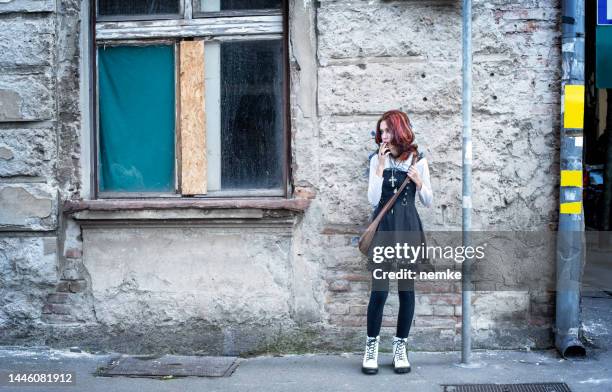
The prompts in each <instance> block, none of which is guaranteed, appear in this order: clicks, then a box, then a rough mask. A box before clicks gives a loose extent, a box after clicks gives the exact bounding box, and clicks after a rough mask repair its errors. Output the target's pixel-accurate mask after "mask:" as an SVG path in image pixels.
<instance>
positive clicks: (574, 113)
mask: <svg viewBox="0 0 612 392" xmlns="http://www.w3.org/2000/svg"><path fill="white" fill-rule="evenodd" d="M563 107H564V110H565V111H564V113H563V127H564V128H583V127H584V85H581V84H566V85H565V98H564V101H563Z"/></svg>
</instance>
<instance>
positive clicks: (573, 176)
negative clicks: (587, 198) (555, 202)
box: [561, 170, 582, 188]
mask: <svg viewBox="0 0 612 392" xmlns="http://www.w3.org/2000/svg"><path fill="white" fill-rule="evenodd" d="M561 186H577V187H581V188H582V170H561Z"/></svg>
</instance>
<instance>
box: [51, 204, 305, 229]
mask: <svg viewBox="0 0 612 392" xmlns="http://www.w3.org/2000/svg"><path fill="white" fill-rule="evenodd" d="M309 205H310V199H281V198H244V199H166V200H160V199H156V200H153V199H137V200H125V199H101V200H67V201H66V202H64V205H63V213H64V214H66V215H68V216H70V217H72V218H73V219H75V220H77V221H83V222H87V221H89V222H99V223H102V222H103V221H106V222H108V221H114V222H116V221H130V222H134V221H143V222H146V221H160V220H163V221H166V222H168V223H171V222H172V221H193V222H197V221H202V222H213V221H223V222H229V221H234V222H236V223H240V222H247V221H251V222H253V221H262V222H270V223H272V222H277V223H280V224H282V223H284V224H292V223H293V220H294V218H295V216H296V215H300V214H303V213H304V211H306V209H307V208H308V206H309Z"/></svg>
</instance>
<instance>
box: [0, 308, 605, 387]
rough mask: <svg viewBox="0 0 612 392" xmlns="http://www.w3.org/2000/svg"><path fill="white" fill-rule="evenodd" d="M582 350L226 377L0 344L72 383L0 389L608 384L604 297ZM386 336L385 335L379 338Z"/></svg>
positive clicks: (386, 357)
mask: <svg viewBox="0 0 612 392" xmlns="http://www.w3.org/2000/svg"><path fill="white" fill-rule="evenodd" d="M583 306H584V307H583V314H584V319H585V331H586V332H587V334H588V338H589V341H590V344H589V346H588V347H587V354H588V355H587V357H586V358H585V359H581V360H564V359H562V358H560V357H559V356H558V354H557V352H556V351H555V350H547V351H531V352H529V351H475V352H474V353H473V359H474V362H475V363H476V364H477V365H478V366H476V367H473V368H464V367H460V366H457V363H458V362H459V360H460V358H461V353H460V352H448V353H427V352H416V353H415V352H411V353H410V360H411V363H412V372H411V373H408V374H405V375H398V374H395V373H393V369H392V367H391V365H390V363H391V355H390V354H388V353H381V355H380V362H379V363H380V365H381V368H380V371H379V373H378V374H377V375H373V376H367V375H363V374H361V371H360V365H361V353H345V354H337V355H287V356H278V357H277V356H270V357H265V356H264V357H255V358H248V359H241V362H240V365H239V367H238V368H237V369H236V371H235V372H234V374H233V375H232V376H231V377H226V378H199V377H186V378H175V379H169V380H156V379H146V378H128V377H96V376H94V374H93V373H94V372H95V371H96V369H97V368H98V367H101V366H105V365H107V364H108V362H109V360H110V359H111V358H112V357H113V355H110V354H107V355H91V354H85V353H71V352H66V351H58V350H48V349H37V350H32V349H30V350H27V351H25V350H21V349H16V348H8V347H5V348H3V349H0V372H4V371H19V372H26V371H38V372H42V371H49V370H63V371H74V372H76V374H77V376H76V380H77V382H76V384H77V385H76V386H75V387H65V388H61V387H60V388H56V387H40V388H34V387H25V386H22V387H11V388H9V387H4V388H2V387H0V390H2V391H30V390H31V391H41V390H51V391H54V390H67V391H92V392H93V391H101V392H102V391H103V392H108V391H181V392H187V391H287V390H297V391H397V390H400V388H401V389H403V390H412V391H423V392H427V391H432V392H433V391H436V392H440V391H442V387H441V385H443V384H461V383H508V384H510V383H527V382H565V383H567V384H568V385H569V386H570V388H571V390H572V391H575V392H583V391H597V392H600V391H601V392H605V391H612V365H611V364H612V350H610V348H612V334H611V333H610V329H611V326H612V312H611V311H610V309H612V299H611V298H610V297H608V298H584V299H583ZM386 343H389V345H390V342H386Z"/></svg>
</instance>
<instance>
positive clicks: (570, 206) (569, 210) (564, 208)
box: [559, 201, 582, 214]
mask: <svg viewBox="0 0 612 392" xmlns="http://www.w3.org/2000/svg"><path fill="white" fill-rule="evenodd" d="M559 212H560V213H562V214H580V213H581V212H582V202H581V201H573V202H571V203H561V208H560V209H559Z"/></svg>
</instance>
